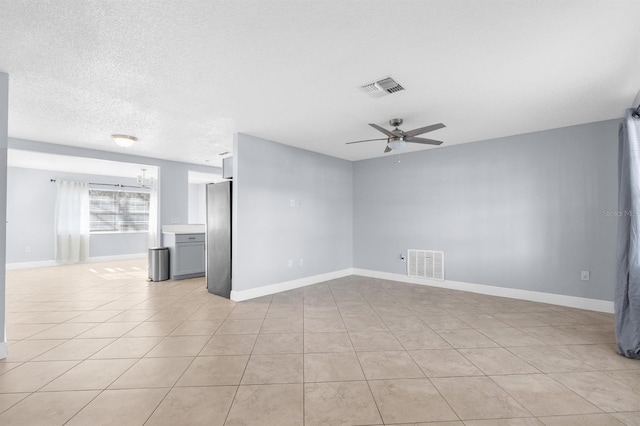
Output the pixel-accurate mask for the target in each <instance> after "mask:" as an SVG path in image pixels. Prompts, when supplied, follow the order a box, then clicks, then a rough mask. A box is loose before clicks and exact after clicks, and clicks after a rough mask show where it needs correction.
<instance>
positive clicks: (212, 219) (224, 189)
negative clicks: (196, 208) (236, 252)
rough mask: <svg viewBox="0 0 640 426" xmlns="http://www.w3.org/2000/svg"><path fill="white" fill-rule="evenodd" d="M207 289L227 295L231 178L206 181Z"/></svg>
mask: <svg viewBox="0 0 640 426" xmlns="http://www.w3.org/2000/svg"><path fill="white" fill-rule="evenodd" d="M205 247H206V256H207V259H206V269H205V273H206V276H207V290H208V291H209V293H213V294H217V295H218V296H222V297H226V298H227V299H228V298H229V296H230V295H231V181H224V182H219V183H210V184H208V185H207V238H206V246H205Z"/></svg>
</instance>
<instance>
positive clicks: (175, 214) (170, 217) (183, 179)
mask: <svg viewBox="0 0 640 426" xmlns="http://www.w3.org/2000/svg"><path fill="white" fill-rule="evenodd" d="M9 148H13V149H21V150H26V151H39V152H47V153H51V154H59V155H70V156H76V157H89V158H99V159H103V160H111V161H121V162H125V163H136V164H149V165H151V166H157V167H159V177H158V182H159V191H158V192H159V193H158V203H159V205H160V215H159V218H158V222H159V225H170V224H172V223H179V224H186V223H188V218H189V213H188V212H189V190H188V183H189V177H188V175H189V170H193V171H199V172H204V173H213V174H221V173H222V169H221V168H219V167H208V166H201V165H198V164H189V163H179V162H176V161H167V160H159V159H156V158H149V157H140V156H136V155H128V154H120V153H117V152H107V151H98V150H94V149H86V148H77V147H73V146H65V145H56V144H50V143H43V142H36V141H30V140H25V139H15V138H9Z"/></svg>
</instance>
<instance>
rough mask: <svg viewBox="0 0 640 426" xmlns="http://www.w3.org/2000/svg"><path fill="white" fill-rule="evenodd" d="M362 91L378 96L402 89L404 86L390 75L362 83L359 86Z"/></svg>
mask: <svg viewBox="0 0 640 426" xmlns="http://www.w3.org/2000/svg"><path fill="white" fill-rule="evenodd" d="M360 89H362V91H363V92H365V93H366V94H367V95H369V96H371V97H374V98H379V97H381V96H387V95H391V94H393V93H396V92H400V91H402V90H404V87H402V85H401V84H400V83H398V82H397V81H395V80H394V79H393V78H391V77H385V78H383V79H380V80H376V81H372V82H371V83H367V84H363V85H362V86H360Z"/></svg>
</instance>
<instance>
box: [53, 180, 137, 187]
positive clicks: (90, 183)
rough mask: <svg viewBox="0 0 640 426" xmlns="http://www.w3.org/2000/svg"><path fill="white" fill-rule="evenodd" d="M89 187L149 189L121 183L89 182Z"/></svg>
mask: <svg viewBox="0 0 640 426" xmlns="http://www.w3.org/2000/svg"><path fill="white" fill-rule="evenodd" d="M51 182H57V179H51ZM89 185H102V186H115V187H116V188H136V189H147V188H141V187H139V186H133V185H122V184H120V183H94V182H89Z"/></svg>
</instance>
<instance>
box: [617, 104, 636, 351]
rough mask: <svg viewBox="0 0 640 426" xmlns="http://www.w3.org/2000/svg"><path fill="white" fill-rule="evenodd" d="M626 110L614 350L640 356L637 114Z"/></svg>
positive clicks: (620, 164) (622, 132)
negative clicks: (634, 114)
mask: <svg viewBox="0 0 640 426" xmlns="http://www.w3.org/2000/svg"><path fill="white" fill-rule="evenodd" d="M632 112H633V110H631V109H629V110H627V112H626V115H625V118H624V120H623V121H622V123H621V124H620V131H619V133H618V138H619V145H618V146H619V148H618V215H619V218H618V221H619V222H618V253H617V255H618V277H617V283H616V294H615V300H614V303H615V314H616V316H615V325H616V350H617V351H618V353H619V354H620V355H624V356H626V357H629V358H640V137H639V136H640V118H635V117H633V116H632Z"/></svg>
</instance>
